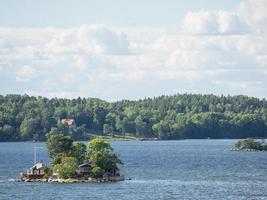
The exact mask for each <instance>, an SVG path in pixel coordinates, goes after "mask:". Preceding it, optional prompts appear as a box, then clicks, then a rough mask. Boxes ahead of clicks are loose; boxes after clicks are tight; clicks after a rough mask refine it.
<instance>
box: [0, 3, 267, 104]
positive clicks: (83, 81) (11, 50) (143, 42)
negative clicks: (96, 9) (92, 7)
mask: <svg viewBox="0 0 267 200" xmlns="http://www.w3.org/2000/svg"><path fill="white" fill-rule="evenodd" d="M259 2H261V3H263V2H262V1H260V0H253V1H251V0H248V1H247V2H246V3H244V4H241V6H240V9H239V10H238V11H236V12H226V11H210V10H206V11H199V12H190V13H188V14H187V15H186V16H185V19H184V21H183V25H182V28H183V29H180V30H179V27H175V28H172V29H169V28H158V29H157V28H149V27H148V28H145V29H144V28H140V27H130V28H129V27H125V28H123V27H120V28H118V27H108V26H104V25H82V26H80V27H72V28H43V29H42V28H38V29H37V28H18V29H16V28H0V36H1V37H0V91H1V92H2V93H10V91H12V92H13V93H14V92H15V93H25V92H28V93H30V94H38V95H45V96H48V97H53V96H58V97H77V96H93V97H102V98H106V99H116V98H127V97H130V98H134V97H135V98H139V97H141V96H140V95H143V96H149V95H150V96H151V95H159V94H166V93H168V92H170V93H171V92H172V91H177V92H179V91H183V92H184V91H187V92H207V93H210V92H214V93H221V92H226V93H227V94H228V93H234V94H236V93H244V94H249V95H258V96H260V95H262V94H263V91H265V90H267V88H266V87H267V80H266V71H267V45H266V44H267V37H266V35H265V34H264V33H263V31H262V30H263V27H262V26H261V24H262V23H263V21H264V16H265V15H264V14H263V13H262V14H259V16H260V17H255V18H256V19H258V18H261V20H258V22H257V20H256V22H257V23H256V22H255V24H256V26H254V25H253V24H252V22H250V21H249V19H247V18H249V15H247V16H245V15H244V12H245V13H246V11H245V10H246V9H248V7H251V8H250V9H251V10H253V12H256V10H257V9H259V12H261V8H258V7H259V5H258V4H259ZM252 7H253V8H252ZM251 12H252V11H251ZM250 20H251V19H250ZM259 30H260V31H259ZM244 33H246V34H244ZM40 88H41V89H40ZM132 91H134V92H132Z"/></svg>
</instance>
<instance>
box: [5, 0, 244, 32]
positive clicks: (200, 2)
mask: <svg viewBox="0 0 267 200" xmlns="http://www.w3.org/2000/svg"><path fill="white" fill-rule="evenodd" d="M240 2H241V0H216V1H214V0H197V1H196V0H187V1H184V0H145V1H144V0H134V1H127V0H78V1H77V0H57V1H55V0H46V1H40V0H23V1H21V0H8V1H7V0H5V1H3V0H1V13H0V25H1V26H8V27H10V26H12V27H29V26H31V27H43V26H64V27H67V26H79V25H80V24H87V23H94V24H95V23H100V24H107V25H120V26H163V27H165V26H172V25H177V24H179V22H180V21H181V20H182V18H183V17H184V16H185V14H186V13H187V12H188V11H198V10H201V9H207V10H226V11H235V10H236V9H237V7H238V5H239V3H240Z"/></svg>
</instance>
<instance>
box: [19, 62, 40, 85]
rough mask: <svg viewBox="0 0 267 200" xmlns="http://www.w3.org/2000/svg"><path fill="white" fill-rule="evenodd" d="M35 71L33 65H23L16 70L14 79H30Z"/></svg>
mask: <svg viewBox="0 0 267 200" xmlns="http://www.w3.org/2000/svg"><path fill="white" fill-rule="evenodd" d="M35 72H36V70H35V69H34V68H33V67H31V66H29V65H24V66H22V67H21V68H19V69H18V70H17V72H16V81H22V82H24V81H25V82H26V81H30V80H31V79H32V78H33V77H34V75H35Z"/></svg>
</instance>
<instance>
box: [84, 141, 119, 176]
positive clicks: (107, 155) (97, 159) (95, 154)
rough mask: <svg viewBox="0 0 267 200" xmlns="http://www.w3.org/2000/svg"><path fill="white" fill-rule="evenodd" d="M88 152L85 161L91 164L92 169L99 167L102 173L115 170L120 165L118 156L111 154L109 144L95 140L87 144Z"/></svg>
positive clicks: (111, 150)
mask: <svg viewBox="0 0 267 200" xmlns="http://www.w3.org/2000/svg"><path fill="white" fill-rule="evenodd" d="M88 149H89V152H88V154H87V158H86V159H87V161H88V162H90V163H92V165H93V167H99V168H100V169H102V170H103V171H105V170H115V169H117V164H122V162H121V160H120V159H119V158H118V156H117V155H116V154H115V153H114V152H113V149H112V147H111V145H110V143H109V142H107V141H105V140H103V139H100V138H96V139H93V140H91V141H90V142H89V144H88Z"/></svg>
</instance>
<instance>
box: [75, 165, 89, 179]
mask: <svg viewBox="0 0 267 200" xmlns="http://www.w3.org/2000/svg"><path fill="white" fill-rule="evenodd" d="M91 173H92V165H91V164H89V163H85V164H81V165H79V167H78V169H77V174H78V175H79V176H86V175H88V176H89V175H91Z"/></svg>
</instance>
